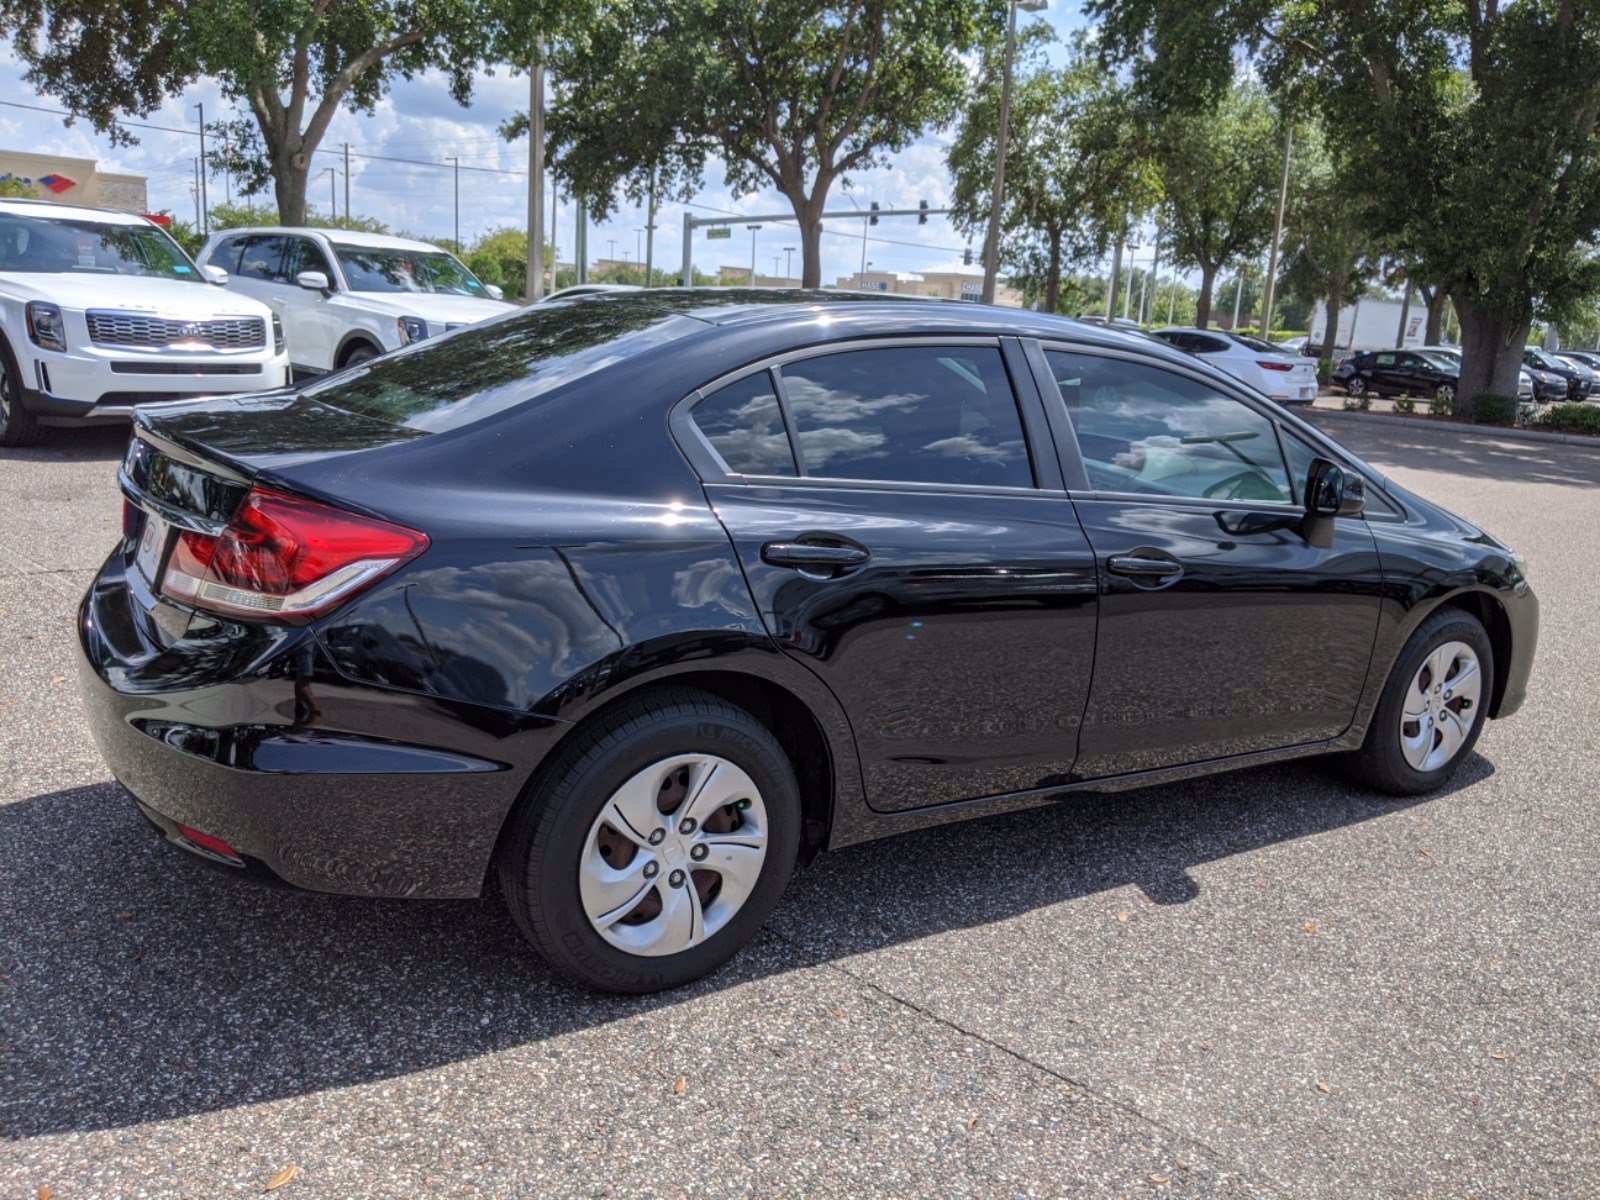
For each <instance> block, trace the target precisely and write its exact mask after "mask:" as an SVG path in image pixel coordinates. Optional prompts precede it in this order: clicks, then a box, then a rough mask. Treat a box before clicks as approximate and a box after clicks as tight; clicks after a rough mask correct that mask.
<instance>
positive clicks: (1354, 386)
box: [1344, 375, 1367, 396]
mask: <svg viewBox="0 0 1600 1200" xmlns="http://www.w3.org/2000/svg"><path fill="white" fill-rule="evenodd" d="M1344 391H1345V395H1347V396H1364V395H1366V394H1367V381H1366V380H1365V379H1363V378H1362V377H1361V376H1360V375H1352V376H1350V378H1349V379H1347V380H1345V381H1344Z"/></svg>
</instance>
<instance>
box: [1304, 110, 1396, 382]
mask: <svg viewBox="0 0 1600 1200" xmlns="http://www.w3.org/2000/svg"><path fill="white" fill-rule="evenodd" d="M1370 207H1371V204H1370V200H1369V198H1368V195H1367V193H1366V192H1364V191H1363V190H1362V189H1361V188H1360V186H1359V184H1358V183H1357V181H1354V180H1352V179H1351V177H1350V172H1349V167H1348V165H1347V164H1341V163H1339V162H1338V161H1336V159H1335V157H1334V154H1333V148H1332V147H1330V145H1329V143H1328V138H1327V135H1326V133H1325V131H1324V129H1323V126H1322V124H1321V123H1320V122H1310V123H1308V124H1307V125H1305V126H1304V127H1303V128H1301V129H1300V130H1299V131H1298V133H1297V136H1296V138H1295V143H1294V160H1293V170H1292V171H1291V172H1290V176H1289V198H1288V207H1287V209H1286V211H1285V213H1284V256H1285V277H1286V279H1287V280H1288V282H1289V286H1290V287H1291V288H1292V289H1294V290H1296V291H1298V292H1300V293H1301V294H1304V295H1306V296H1307V297H1308V298H1310V299H1312V300H1321V301H1322V302H1323V303H1324V305H1326V311H1327V312H1328V314H1329V317H1328V322H1327V333H1326V336H1325V337H1324V339H1323V349H1322V354H1323V357H1329V356H1331V355H1332V353H1333V346H1334V342H1335V339H1336V338H1337V337H1338V328H1339V318H1338V313H1339V312H1340V310H1341V309H1342V308H1343V307H1344V304H1345V301H1346V300H1348V299H1349V298H1350V297H1352V296H1357V295H1360V293H1361V290H1362V289H1363V288H1364V287H1366V285H1367V283H1368V282H1369V281H1370V280H1371V278H1372V276H1373V274H1374V272H1375V270H1376V268H1377V255H1376V249H1375V247H1374V245H1373V242H1372V238H1371V236H1370V235H1369V234H1368V232H1367V230H1368V228H1369V225H1370V213H1369V209H1370Z"/></svg>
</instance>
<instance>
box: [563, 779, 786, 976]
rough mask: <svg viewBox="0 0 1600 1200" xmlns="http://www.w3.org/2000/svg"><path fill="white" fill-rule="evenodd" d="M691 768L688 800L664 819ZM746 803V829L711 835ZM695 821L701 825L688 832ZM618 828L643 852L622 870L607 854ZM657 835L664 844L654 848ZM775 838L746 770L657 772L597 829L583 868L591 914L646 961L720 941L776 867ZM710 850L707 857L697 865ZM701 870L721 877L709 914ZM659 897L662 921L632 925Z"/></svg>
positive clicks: (632, 787)
mask: <svg viewBox="0 0 1600 1200" xmlns="http://www.w3.org/2000/svg"><path fill="white" fill-rule="evenodd" d="M683 767H687V768H688V769H689V779H688V788H687V793H686V795H685V797H684V799H683V801H682V803H681V804H679V805H678V807H677V808H676V809H675V810H674V811H672V812H671V813H662V812H661V811H660V809H659V807H658V805H657V802H656V800H657V796H658V795H659V794H660V791H661V788H662V786H663V782H664V781H665V780H667V779H668V778H669V777H670V776H672V775H673V774H674V773H676V772H677V771H678V770H679V769H680V768H683ZM741 802H742V803H743V805H744V807H743V808H740V809H738V816H739V819H740V821H741V823H740V825H739V827H738V828H737V829H735V830H733V831H731V832H719V833H708V832H707V831H706V830H705V828H704V825H705V823H706V821H707V819H708V818H710V817H712V816H713V815H715V814H717V813H719V812H721V811H722V810H723V809H724V806H726V805H739V804H740V803H741ZM686 819H688V820H692V821H693V822H694V826H693V828H692V829H691V830H690V831H688V832H685V831H684V830H683V824H684V822H685V820H686ZM608 826H609V827H610V828H611V829H613V830H615V831H616V833H618V834H621V835H622V836H623V837H624V838H625V839H627V841H628V842H631V843H632V845H633V848H634V852H633V856H632V858H631V859H630V860H629V861H628V862H627V863H626V865H624V866H623V867H622V868H620V869H616V868H613V867H612V866H611V865H610V864H609V863H607V862H606V861H605V859H604V858H603V857H602V855H601V848H600V846H601V835H602V830H604V829H605V828H606V827H608ZM652 836H655V837H656V838H657V841H656V842H655V843H653V844H652V842H651V837H652ZM767 837H768V825H767V809H766V805H765V804H764V803H763V802H762V799H761V792H760V789H758V788H757V787H756V785H755V781H754V780H752V779H751V778H750V776H749V775H748V774H747V773H746V772H745V771H744V770H743V768H741V767H739V766H738V765H737V764H735V763H732V762H730V761H729V760H727V759H725V758H719V757H717V756H716V755H714V754H680V755H676V756H674V757H672V758H666V759H662V760H661V761H660V762H657V763H652V764H651V765H650V766H648V767H646V768H645V769H644V770H642V771H640V772H638V773H637V774H635V775H634V776H632V777H631V778H630V779H629V780H628V781H627V782H626V783H624V784H623V785H622V786H621V787H620V788H618V789H617V790H616V792H615V793H613V794H612V796H611V798H610V799H609V800H607V801H606V803H605V806H604V807H603V808H602V809H601V810H600V815H599V816H597V817H596V818H595V819H594V822H593V824H591V825H590V826H589V835H588V837H587V838H586V839H585V840H584V845H583V853H582V856H581V857H580V859H579V861H578V893H579V897H580V898H581V900H582V902H583V910H584V913H585V914H586V915H587V916H588V918H589V923H590V924H591V925H592V926H593V927H594V929H595V932H596V933H598V934H599V935H600V936H601V937H602V938H604V939H605V940H606V941H607V942H608V943H610V944H611V945H612V946H615V947H616V948H617V949H619V950H623V951H625V952H627V953H629V954H637V955H641V956H646V957H658V956H661V955H666V954H678V953H681V952H682V951H684V950H687V949H689V948H690V947H692V946H697V945H699V944H700V943H701V942H704V941H705V940H706V939H708V938H710V937H712V936H714V935H715V934H716V933H717V931H718V930H720V929H721V928H722V927H723V926H725V925H726V924H727V923H728V922H729V921H730V920H731V919H732V918H733V916H734V914H735V913H737V912H738V911H739V910H740V909H741V908H743V907H744V904H745V901H747V900H748V899H749V898H750V894H751V892H753V891H754V890H755V886H756V883H757V881H758V880H759V879H760V878H761V869H762V867H763V866H764V865H765V863H766V859H767ZM701 846H703V847H704V848H705V849H704V855H705V857H704V858H701V859H696V858H695V857H694V853H695V852H696V849H697V847H701ZM652 868H653V870H652ZM700 871H710V872H713V873H714V874H716V875H717V876H719V877H720V886H719V887H718V888H717V890H716V891H715V893H714V894H713V895H712V897H711V899H710V902H709V903H708V904H705V905H704V906H702V904H701V901H700V894H699V890H698V889H697V888H696V886H695V882H694V879H693V877H692V873H693V872H700ZM680 878H681V882H676V883H675V882H674V880H675V879H680ZM652 893H654V894H656V895H657V896H658V897H659V898H660V903H661V909H660V912H659V914H658V915H655V916H653V917H651V918H650V919H648V920H644V921H642V922H639V923H636V924H633V923H629V922H628V919H627V918H628V917H629V915H630V914H633V913H634V912H635V910H637V909H638V908H639V907H640V906H641V905H642V904H645V902H646V898H647V897H648V896H650V895H651V894H652Z"/></svg>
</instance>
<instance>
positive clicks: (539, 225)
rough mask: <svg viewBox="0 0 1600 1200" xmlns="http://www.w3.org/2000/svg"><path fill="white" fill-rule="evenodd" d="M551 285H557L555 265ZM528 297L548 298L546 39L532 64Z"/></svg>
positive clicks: (538, 43) (537, 43)
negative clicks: (545, 201) (545, 147)
mask: <svg viewBox="0 0 1600 1200" xmlns="http://www.w3.org/2000/svg"><path fill="white" fill-rule="evenodd" d="M550 282H551V283H552V284H554V283H555V267H554V264H552V265H551V269H550ZM525 296H526V298H527V299H528V300H529V301H530V302H532V301H537V300H541V299H543V298H544V38H543V36H540V37H536V38H534V39H533V61H532V62H531V63H529V64H528V262H527V282H526V285H525Z"/></svg>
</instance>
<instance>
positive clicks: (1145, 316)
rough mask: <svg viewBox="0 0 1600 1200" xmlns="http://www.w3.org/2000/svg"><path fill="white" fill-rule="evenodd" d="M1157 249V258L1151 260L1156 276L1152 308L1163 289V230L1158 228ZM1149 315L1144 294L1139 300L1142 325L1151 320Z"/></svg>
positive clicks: (1151, 288)
mask: <svg viewBox="0 0 1600 1200" xmlns="http://www.w3.org/2000/svg"><path fill="white" fill-rule="evenodd" d="M1155 251H1156V254H1155V258H1154V259H1153V260H1151V263H1150V274H1151V275H1153V276H1154V277H1155V278H1154V279H1153V280H1152V281H1151V284H1150V307H1151V308H1155V306H1156V297H1157V295H1158V293H1159V292H1160V291H1161V230H1159V229H1158V230H1156V241H1155ZM1149 317H1150V314H1148V313H1146V312H1145V307H1144V298H1143V296H1141V297H1140V300H1139V323H1140V324H1141V325H1143V324H1144V323H1145V322H1146V321H1147V320H1149ZM1168 323H1169V324H1170V323H1171V322H1170V320H1169V322H1168Z"/></svg>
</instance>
